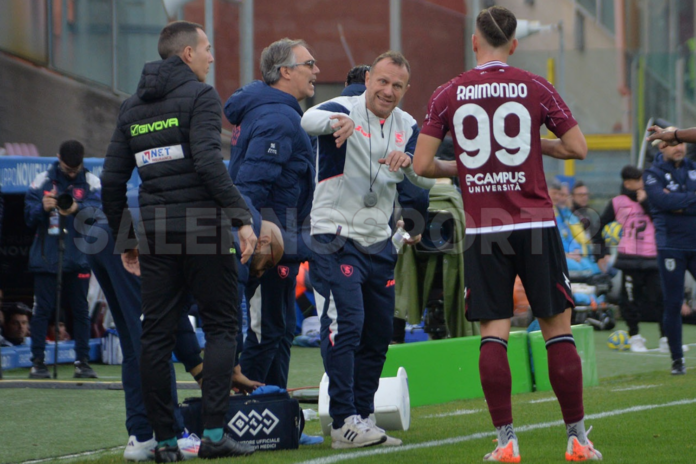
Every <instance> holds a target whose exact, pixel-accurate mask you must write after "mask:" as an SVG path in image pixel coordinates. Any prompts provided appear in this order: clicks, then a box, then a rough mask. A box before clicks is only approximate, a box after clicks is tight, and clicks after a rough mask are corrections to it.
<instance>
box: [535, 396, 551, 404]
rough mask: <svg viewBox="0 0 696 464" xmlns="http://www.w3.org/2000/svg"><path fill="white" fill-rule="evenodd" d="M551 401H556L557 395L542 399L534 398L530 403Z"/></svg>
mask: <svg viewBox="0 0 696 464" xmlns="http://www.w3.org/2000/svg"><path fill="white" fill-rule="evenodd" d="M551 401H556V397H555V396H554V397H553V398H542V399H540V400H532V401H530V402H529V403H530V404H535V403H549V402H551Z"/></svg>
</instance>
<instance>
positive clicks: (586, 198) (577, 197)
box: [570, 180, 601, 237]
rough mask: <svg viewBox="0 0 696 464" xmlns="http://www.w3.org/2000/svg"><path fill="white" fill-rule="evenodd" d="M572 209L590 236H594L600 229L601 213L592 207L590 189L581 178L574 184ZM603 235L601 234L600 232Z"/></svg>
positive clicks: (571, 195)
mask: <svg viewBox="0 0 696 464" xmlns="http://www.w3.org/2000/svg"><path fill="white" fill-rule="evenodd" d="M570 200H571V207H570V209H571V211H572V212H573V214H575V216H577V218H578V219H579V220H580V223H581V224H582V227H583V228H584V229H585V232H587V234H588V236H589V237H594V236H595V235H596V234H597V232H598V231H599V230H600V229H599V215H598V214H597V212H596V211H595V210H593V209H592V208H590V190H589V189H588V188H587V185H585V183H584V182H583V181H581V180H578V181H576V182H575V184H573V188H572V189H571V191H570ZM600 235H601V234H600Z"/></svg>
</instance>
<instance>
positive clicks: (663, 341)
mask: <svg viewBox="0 0 696 464" xmlns="http://www.w3.org/2000/svg"><path fill="white" fill-rule="evenodd" d="M659 349H660V353H669V343H668V342H667V337H662V338H660V348H659Z"/></svg>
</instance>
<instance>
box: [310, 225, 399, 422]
mask: <svg viewBox="0 0 696 464" xmlns="http://www.w3.org/2000/svg"><path fill="white" fill-rule="evenodd" d="M313 239H314V241H315V250H314V261H313V262H312V264H311V266H310V267H311V268H312V273H311V276H312V284H313V285H314V288H315V290H317V291H318V292H319V293H320V294H321V296H323V297H324V298H325V303H324V308H323V310H322V313H321V354H322V357H323V359H324V369H325V370H326V373H327V375H328V376H329V396H330V397H331V400H330V402H329V414H330V415H331V418H332V419H333V423H334V427H335V428H340V427H341V426H342V425H343V423H344V420H345V418H346V417H348V416H352V415H354V414H360V415H361V416H362V417H367V416H369V415H370V414H371V413H372V412H374V398H375V392H377V388H378V387H379V378H380V376H381V375H382V367H384V361H385V359H386V354H387V349H388V348H389V343H390V342H391V339H392V332H393V318H394V298H395V293H394V266H395V265H396V259H397V254H396V252H395V251H394V247H393V245H392V243H391V240H386V241H383V242H379V243H376V244H374V245H372V246H370V247H364V246H361V245H360V244H359V243H357V242H354V241H353V240H351V239H345V238H343V237H336V236H335V235H314V236H313Z"/></svg>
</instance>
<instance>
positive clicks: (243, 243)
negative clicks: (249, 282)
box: [238, 225, 258, 264]
mask: <svg viewBox="0 0 696 464" xmlns="http://www.w3.org/2000/svg"><path fill="white" fill-rule="evenodd" d="M238 234H239V245H240V248H241V249H242V257H241V262H242V264H246V262H247V261H249V258H251V255H252V254H254V249H255V248H256V242H257V240H258V239H257V238H256V234H255V233H254V229H252V227H251V226H250V225H245V226H242V227H240V228H239V232H238Z"/></svg>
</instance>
